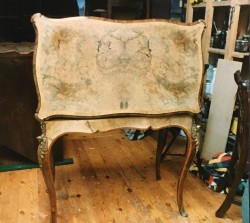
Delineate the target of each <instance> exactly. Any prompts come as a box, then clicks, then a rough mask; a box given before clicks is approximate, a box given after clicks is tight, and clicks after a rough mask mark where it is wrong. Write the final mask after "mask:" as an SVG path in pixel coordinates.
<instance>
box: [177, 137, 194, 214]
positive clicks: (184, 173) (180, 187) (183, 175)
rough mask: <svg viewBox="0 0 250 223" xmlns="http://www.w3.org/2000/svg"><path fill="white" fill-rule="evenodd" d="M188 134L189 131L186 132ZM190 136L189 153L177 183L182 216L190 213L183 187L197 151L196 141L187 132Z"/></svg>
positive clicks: (178, 201)
mask: <svg viewBox="0 0 250 223" xmlns="http://www.w3.org/2000/svg"><path fill="white" fill-rule="evenodd" d="M186 134H187V133H186ZM187 137H188V145H187V152H186V153H187V154H186V159H185V162H184V165H183V167H182V170H181V174H180V177H179V180H178V185H177V203H178V207H179V212H180V214H181V215H182V216H184V217H187V216H188V214H187V213H186V212H185V209H184V205H183V188H184V181H185V179H186V177H187V173H188V171H189V167H190V165H191V163H192V161H193V159H194V156H195V152H196V142H195V140H194V139H193V138H192V136H191V135H190V134H187Z"/></svg>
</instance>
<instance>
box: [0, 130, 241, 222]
mask: <svg viewBox="0 0 250 223" xmlns="http://www.w3.org/2000/svg"><path fill="white" fill-rule="evenodd" d="M155 148H156V140H155V139H154V137H152V136H147V137H145V138H144V139H142V140H138V141H129V140H127V138H126V137H125V136H124V135H123V133H122V131H112V132H109V133H105V134H97V135H92V136H90V135H87V136H86V135H85V136H69V137H67V139H66V140H65V156H66V157H71V158H73V159H74V164H71V165H64V166H57V167H56V192H57V204H58V223H141V222H146V223H165V222H169V223H172V222H174V223H178V222H180V223H200V222H209V223H213V222H214V223H217V222H218V223H220V222H228V223H229V222H230V223H236V222H242V220H241V208H240V207H239V206H236V205H232V207H231V208H230V210H229V211H228V212H227V214H226V216H225V217H224V218H223V219H219V218H216V217H215V211H216V210H217V208H218V207H219V206H220V204H221V202H222V201H223V200H224V198H225V195H223V194H218V193H215V192H213V191H211V190H210V189H208V188H207V186H206V185H205V184H204V183H203V182H201V181H200V180H199V179H197V177H195V176H193V175H192V174H188V177H187V180H186V184H185V189H184V191H185V192H184V204H185V207H186V211H187V212H188V213H189V216H188V217H187V218H185V217H181V216H180V215H179V213H178V209H177V203H176V184H177V178H178V174H179V171H180V167H181V166H182V163H183V157H171V158H168V159H167V160H166V161H164V162H163V163H162V166H161V171H162V177H163V179H162V180H161V181H156V180H155ZM183 148H184V140H178V142H177V145H176V147H175V150H182V149H183ZM0 182H1V183H0V204H1V205H0V223H48V222H49V206H48V196H47V193H46V188H45V185H44V181H43V178H42V175H41V172H40V170H39V169H31V170H21V171H11V172H2V173H0Z"/></svg>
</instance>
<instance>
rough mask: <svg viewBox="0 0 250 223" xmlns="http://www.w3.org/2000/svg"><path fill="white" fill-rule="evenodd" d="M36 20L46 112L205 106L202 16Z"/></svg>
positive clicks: (46, 114)
mask: <svg viewBox="0 0 250 223" xmlns="http://www.w3.org/2000/svg"><path fill="white" fill-rule="evenodd" d="M33 20H34V23H35V25H36V27H37V30H38V46H37V50H36V57H35V70H36V72H35V73H36V74H35V81H36V85H37V89H38V92H39V94H40V98H39V103H40V105H39V108H38V117H39V118H40V119H44V118H48V117H51V116H60V115H66V116H67V115H69V116H81V117H93V116H102V115H110V114H129V113H133V114H167V113H170V112H179V111H180V112H182V111H189V112H194V113H198V112H199V111H200V105H199V91H200V85H201V81H202V68H203V67H202V66H203V65H202V55H201V35H202V32H203V29H204V23H197V24H195V25H192V26H186V25H177V24H173V23H168V22H164V21H151V22H139V21H138V22H125V23H124V22H123V23H122V22H110V21H104V20H98V19H90V18H86V17H76V18H70V19H69V18H67V19H48V18H46V17H43V16H40V15H35V16H34V17H33Z"/></svg>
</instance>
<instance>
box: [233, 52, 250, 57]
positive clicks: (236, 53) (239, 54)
mask: <svg viewBox="0 0 250 223" xmlns="http://www.w3.org/2000/svg"><path fill="white" fill-rule="evenodd" d="M247 56H249V52H246V53H242V52H236V51H234V52H233V57H234V58H244V57H247Z"/></svg>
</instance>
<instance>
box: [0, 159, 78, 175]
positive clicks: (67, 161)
mask: <svg viewBox="0 0 250 223" xmlns="http://www.w3.org/2000/svg"><path fill="white" fill-rule="evenodd" d="M73 163H74V161H73V158H66V159H64V160H63V161H61V162H56V163H55V166H61V165H68V164H73ZM33 168H39V165H38V164H35V163H34V164H33V163H30V164H22V163H21V164H8V165H2V166H0V172H7V171H14V170H25V169H33Z"/></svg>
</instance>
